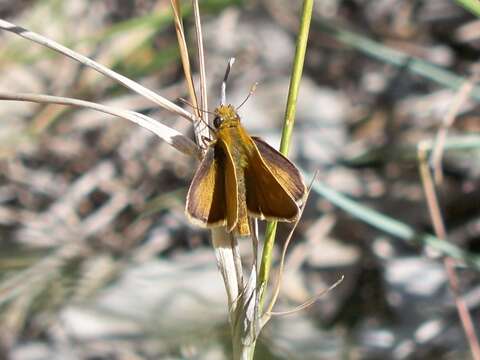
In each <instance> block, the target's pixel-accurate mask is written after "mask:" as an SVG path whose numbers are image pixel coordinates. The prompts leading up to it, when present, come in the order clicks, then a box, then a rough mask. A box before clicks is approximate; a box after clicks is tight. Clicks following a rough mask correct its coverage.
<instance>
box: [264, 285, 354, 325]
mask: <svg viewBox="0 0 480 360" xmlns="http://www.w3.org/2000/svg"><path fill="white" fill-rule="evenodd" d="M343 279H345V275H342V277H341V278H340V279H338V280H337V281H335V282H334V283H333V284H332V285H330V286H329V287H328V288H326V289H324V290H322V291H320V292H319V293H318V294H317V295H315V296H314V297H312V298H311V299H308V300H307V301H305V302H304V303H303V304H300V305H298V306H296V307H294V308H293V309H291V310H286V311H270V312H267V313H266V314H265V315H267V316H269V317H270V316H283V315H291V314H295V313H297V312H299V311H302V310H305V309H306V308H308V307H309V306H312V305H313V304H315V303H316V302H317V301H318V300H319V299H320V298H321V297H322V296H324V295H325V294H328V293H329V292H330V291H332V290H333V289H335V288H336V287H337V286H338V285H340V284H341V282H342V281H343Z"/></svg>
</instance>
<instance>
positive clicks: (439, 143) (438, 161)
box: [430, 71, 480, 184]
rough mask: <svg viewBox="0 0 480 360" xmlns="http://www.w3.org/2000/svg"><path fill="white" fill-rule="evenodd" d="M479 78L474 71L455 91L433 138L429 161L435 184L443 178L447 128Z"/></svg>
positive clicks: (478, 73) (477, 72) (478, 74)
mask: <svg viewBox="0 0 480 360" xmlns="http://www.w3.org/2000/svg"><path fill="white" fill-rule="evenodd" d="M479 78H480V72H479V71H476V73H475V74H474V75H473V76H472V77H471V78H470V79H469V80H468V81H466V82H465V83H464V84H463V85H462V87H461V88H460V90H459V91H458V92H457V94H456V96H455V98H454V99H453V103H452V105H451V106H450V108H449V110H448V112H447V114H446V115H445V118H444V119H443V122H442V125H441V128H440V129H439V130H438V133H437V137H436V140H435V147H434V149H433V152H432V155H431V157H430V163H431V164H432V168H433V172H434V178H435V182H436V183H437V184H440V183H441V182H442V178H443V175H442V157H443V149H444V147H445V142H446V139H447V133H448V129H449V128H450V127H452V125H453V123H454V121H455V118H456V117H457V114H458V112H459V111H460V108H461V107H462V105H463V103H464V102H465V101H466V100H468V97H469V96H470V94H471V92H472V91H473V89H474V88H475V83H476V82H477V81H478V80H479Z"/></svg>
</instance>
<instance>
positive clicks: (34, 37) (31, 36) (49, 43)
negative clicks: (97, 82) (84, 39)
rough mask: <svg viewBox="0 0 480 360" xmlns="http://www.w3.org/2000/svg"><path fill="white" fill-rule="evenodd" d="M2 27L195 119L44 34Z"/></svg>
mask: <svg viewBox="0 0 480 360" xmlns="http://www.w3.org/2000/svg"><path fill="white" fill-rule="evenodd" d="M0 29H3V30H6V31H9V32H12V33H14V34H17V35H19V36H21V37H23V38H25V39H28V40H31V41H33V42H35V43H37V44H40V45H43V46H45V47H48V48H50V49H52V50H55V51H57V52H59V53H60V54H62V55H65V56H68V57H69V58H71V59H74V60H76V61H78V62H80V63H82V64H84V65H85V66H88V67H90V68H92V69H94V70H96V71H98V72H99V73H101V74H103V75H105V76H108V77H109V78H111V79H113V80H116V81H118V82H119V83H121V84H122V85H124V86H126V87H127V88H129V89H131V90H133V91H135V92H136V93H138V94H140V95H142V96H144V97H145V98H147V99H149V100H151V101H153V102H154V103H156V104H158V105H159V106H161V107H163V108H164V109H166V110H168V111H171V112H172V113H175V114H177V115H179V116H182V117H184V118H185V119H187V120H190V121H192V122H193V121H195V116H194V115H193V114H191V113H189V112H188V111H186V110H184V109H182V108H181V107H179V106H178V105H175V104H174V103H172V102H171V101H169V100H167V99H165V98H164V97H162V96H160V95H158V94H157V93H155V92H153V91H152V90H150V89H147V88H146V87H144V86H142V85H140V84H139V83H137V82H135V81H133V80H130V79H129V78H127V77H125V76H123V75H120V74H118V73H117V72H115V71H113V70H110V69H109V68H107V67H105V66H103V65H101V64H99V63H97V62H96V61H94V60H92V59H90V58H88V57H86V56H83V55H80V54H78V53H77V52H75V51H73V50H71V49H69V48H67V47H65V46H63V45H61V44H59V43H57V42H55V41H53V40H51V39H48V38H46V37H44V36H42V35H39V34H36V33H34V32H31V31H29V30H27V29H24V28H22V27H20V26H17V25H15V24H12V23H9V22H8V21H5V20H2V19H0Z"/></svg>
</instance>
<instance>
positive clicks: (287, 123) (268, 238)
mask: <svg viewBox="0 0 480 360" xmlns="http://www.w3.org/2000/svg"><path fill="white" fill-rule="evenodd" d="M312 11H313V0H304V2H303V8H302V17H301V20H300V30H299V34H298V38H297V48H296V50H295V59H294V62H293V69H292V76H291V78H290V87H289V90H288V99H287V107H286V110H285V119H284V123H283V131H282V141H281V143H280V152H281V153H282V154H283V155H287V154H288V149H289V147H290V141H291V137H292V132H293V125H294V123H295V112H296V109H297V97H298V90H299V88H300V80H301V78H302V72H303V63H304V60H305V53H306V50H307V42H308V33H309V30H310V22H311V19H312ZM276 230H277V223H276V222H275V221H271V222H269V223H268V224H267V229H266V231H265V244H264V246H263V252H262V261H261V264H260V271H259V275H258V284H259V285H260V286H259V289H260V295H259V303H260V304H259V309H263V304H264V302H265V289H266V286H267V284H268V279H269V276H270V268H271V267H272V251H273V244H274V243H275V233H276Z"/></svg>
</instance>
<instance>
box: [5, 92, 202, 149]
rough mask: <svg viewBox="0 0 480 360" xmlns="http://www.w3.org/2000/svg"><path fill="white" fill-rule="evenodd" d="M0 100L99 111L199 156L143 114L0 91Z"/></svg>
mask: <svg viewBox="0 0 480 360" xmlns="http://www.w3.org/2000/svg"><path fill="white" fill-rule="evenodd" d="M0 100H9V101H29V102H36V103H42V104H58V105H68V106H76V107H82V108H87V109H92V110H96V111H100V112H103V113H106V114H110V115H114V116H118V117H120V118H123V119H126V120H129V121H131V122H133V123H135V124H137V125H140V126H141V127H143V128H145V129H147V130H150V131H151V132H153V133H154V134H155V135H157V136H158V137H159V138H161V139H162V140H164V141H165V142H166V143H167V144H169V145H171V146H173V147H174V148H175V149H177V150H179V151H180V152H182V153H184V154H186V155H195V156H197V157H199V156H200V154H199V150H198V147H197V145H196V144H195V143H194V142H193V141H192V140H190V139H189V138H187V137H186V136H185V135H183V134H181V133H180V132H178V131H176V130H174V129H172V128H170V127H168V126H166V125H163V124H162V123H160V122H158V121H156V120H155V119H152V118H150V117H148V116H146V115H144V114H141V113H138V112H135V111H131V110H123V109H119V108H114V107H111V106H105V105H101V104H97V103H94V102H90V101H85V100H79V99H72V98H67V97H61V96H51V95H38V94H22V93H20V94H17V93H13V94H12V93H8V92H3V91H0Z"/></svg>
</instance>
